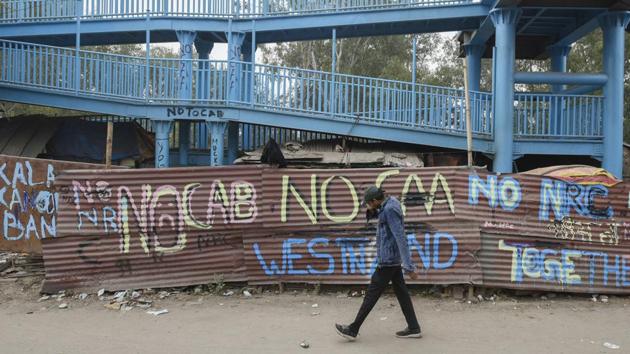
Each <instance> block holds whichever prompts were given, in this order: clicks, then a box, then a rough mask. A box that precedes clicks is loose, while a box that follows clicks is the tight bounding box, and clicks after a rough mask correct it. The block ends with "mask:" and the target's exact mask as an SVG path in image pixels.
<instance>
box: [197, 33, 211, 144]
mask: <svg viewBox="0 0 630 354" xmlns="http://www.w3.org/2000/svg"><path fill="white" fill-rule="evenodd" d="M213 47H214V42H210V41H206V40H203V39H201V38H197V39H196V40H195V48H196V49H197V54H198V56H199V61H200V63H199V71H198V72H197V91H196V93H197V96H196V97H197V99H198V100H200V101H205V100H208V99H209V98H210V86H209V85H210V71H209V70H210V66H209V63H208V61H207V60H208V57H209V55H210V52H211V51H212V48H213ZM196 133H197V136H196V140H197V145H196V147H197V148H198V149H204V150H205V149H207V148H208V127H207V125H206V124H199V125H198V129H197V131H196Z"/></svg>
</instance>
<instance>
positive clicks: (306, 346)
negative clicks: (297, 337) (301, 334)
mask: <svg viewBox="0 0 630 354" xmlns="http://www.w3.org/2000/svg"><path fill="white" fill-rule="evenodd" d="M310 346H311V345H310V344H308V342H307V341H302V343H300V347H302V348H304V349H308V348H310Z"/></svg>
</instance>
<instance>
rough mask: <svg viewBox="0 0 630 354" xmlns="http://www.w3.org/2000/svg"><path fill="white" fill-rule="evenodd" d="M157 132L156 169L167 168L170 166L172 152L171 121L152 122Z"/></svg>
mask: <svg viewBox="0 0 630 354" xmlns="http://www.w3.org/2000/svg"><path fill="white" fill-rule="evenodd" d="M151 124H153V131H154V132H155V167H156V168H165V167H168V165H169V158H170V150H169V143H168V139H169V136H170V134H171V124H172V122H171V121H170V120H152V121H151Z"/></svg>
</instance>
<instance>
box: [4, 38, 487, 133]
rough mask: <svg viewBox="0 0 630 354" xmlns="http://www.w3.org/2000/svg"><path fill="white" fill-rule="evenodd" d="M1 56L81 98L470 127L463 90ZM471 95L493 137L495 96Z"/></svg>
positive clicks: (10, 78) (8, 73) (45, 50)
mask: <svg viewBox="0 0 630 354" xmlns="http://www.w3.org/2000/svg"><path fill="white" fill-rule="evenodd" d="M0 55H1V58H0V64H1V65H2V67H1V68H0V80H1V81H2V82H4V83H7V84H17V85H20V86H30V87H35V88H46V89H54V90H58V91H67V92H72V93H74V94H75V95H94V96H101V97H108V98H116V99H120V100H136V101H137V100H142V101H144V102H145V103H146V104H170V103H181V102H182V101H184V102H187V103H203V104H213V105H239V106H243V105H245V106H250V107H252V108H256V109H263V110H273V111H281V112H298V113H303V114H308V115H323V116H326V117H329V118H330V119H337V120H346V121H353V122H356V123H360V124H381V125H388V126H396V127H407V128H410V129H437V130H440V131H442V132H449V133H454V134H464V132H465V130H466V127H465V115H464V113H465V110H464V102H463V97H464V93H463V91H462V90H457V89H449V88H442V87H435V86H428V85H419V84H412V83H409V82H402V81H393V80H384V79H375V78H369V77H360V76H352V75H343V74H332V73H330V72H323V71H314V70H303V69H295V68H285V67H279V66H271V65H258V64H257V65H255V67H254V70H253V71H252V64H251V63H245V62H227V61H210V60H190V61H191V63H190V64H191V65H190V68H191V69H190V71H187V70H183V69H182V67H187V66H186V65H181V64H182V62H184V60H180V59H155V58H151V59H149V61H147V60H146V58H141V57H130V56H124V55H114V54H106V53H98V52H92V51H84V50H80V51H76V50H73V49H68V48H58V47H51V46H45V45H36V44H30V43H22V42H14V41H0ZM77 68H78V70H77ZM230 73H233V74H230ZM252 74H253V77H252ZM186 75H192V78H191V82H192V98H182V88H181V85H182V83H183V82H185V80H187V79H186V77H185V76H186ZM235 75H239V76H241V77H240V79H239V78H238V77H237V76H235ZM252 83H253V86H252ZM233 86H237V88H236V89H234V88H232V87H233ZM230 91H233V92H235V93H234V94H232V95H233V96H230ZM473 100H474V102H475V104H477V105H478V106H479V107H485V109H479V110H475V111H474V112H475V113H476V114H474V115H473V124H474V126H473V130H474V132H475V133H477V134H491V133H492V124H491V121H492V120H491V118H490V117H491V114H490V113H489V107H490V105H489V102H490V96H489V95H488V94H485V93H474V95H473Z"/></svg>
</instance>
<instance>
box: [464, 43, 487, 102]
mask: <svg viewBox="0 0 630 354" xmlns="http://www.w3.org/2000/svg"><path fill="white" fill-rule="evenodd" d="M485 50H486V48H485V46H482V45H469V44H467V45H464V53H465V54H466V59H467V60H468V88H469V89H470V91H479V89H480V87H481V56H482V55H483V52H484V51H485Z"/></svg>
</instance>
